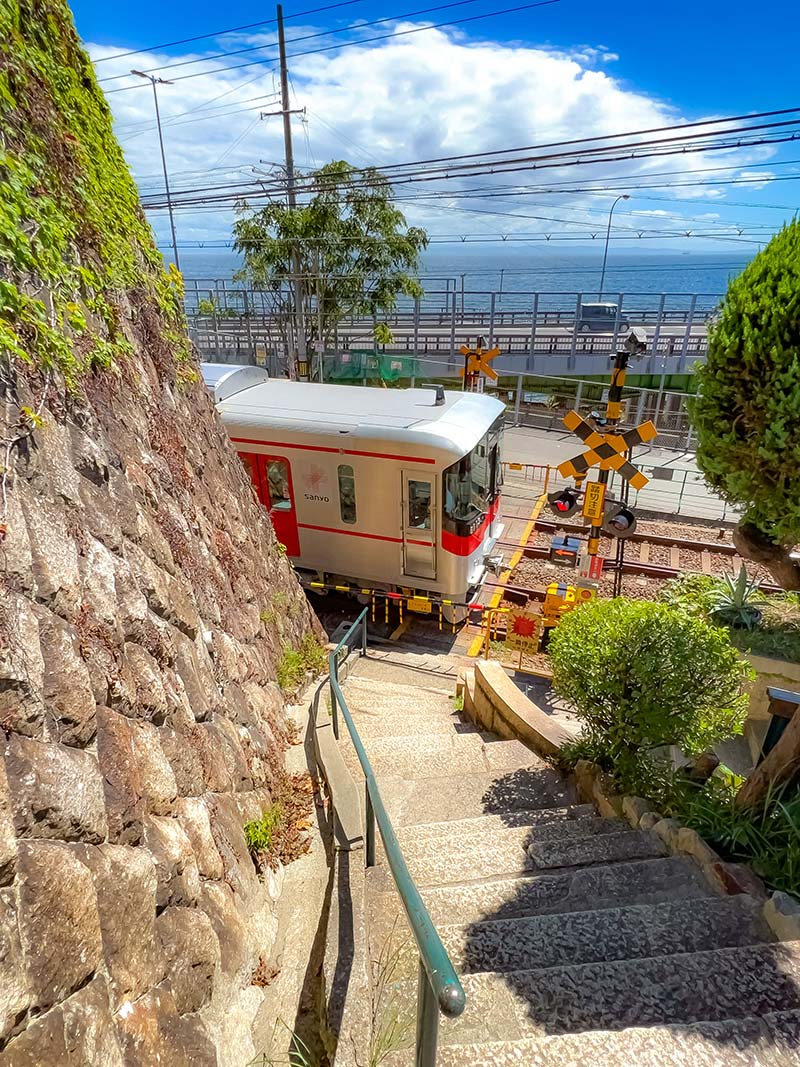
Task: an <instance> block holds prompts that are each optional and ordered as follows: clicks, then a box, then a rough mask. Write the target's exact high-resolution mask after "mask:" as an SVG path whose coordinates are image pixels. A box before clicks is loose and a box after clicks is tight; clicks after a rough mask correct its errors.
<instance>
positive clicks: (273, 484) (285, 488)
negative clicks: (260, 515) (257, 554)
mask: <svg viewBox="0 0 800 1067" xmlns="http://www.w3.org/2000/svg"><path fill="white" fill-rule="evenodd" d="M239 456H240V458H241V459H242V461H243V462H244V465H245V466H246V467H247V469H248V471H249V473H250V477H251V478H252V480H253V484H254V485H255V487H256V489H257V491H258V496H259V499H260V500H261V503H262V504H263V505H264V507H265V508H266V509H267V511H268V512H269V517H270V519H272V525H273V527H274V529H275V536H276V537H277V538H278V540H279V541H280V542H281V544H284V545H286V554H287V555H289V556H295V557H296V556H299V555H300V535H299V532H298V529H297V510H296V507H295V499H294V487H293V485H292V469H291V467H290V465H289V461H288V459H286V457H285V456H262V455H260V454H257V453H254V452H240V453H239Z"/></svg>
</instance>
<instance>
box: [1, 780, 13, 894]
mask: <svg viewBox="0 0 800 1067" xmlns="http://www.w3.org/2000/svg"><path fill="white" fill-rule="evenodd" d="M12 808H13V805H12V802H11V791H10V789H9V788H8V779H7V778H6V766H5V760H3V759H0V885H8V884H9V883H10V882H13V880H14V874H15V872H16V867H17V835H16V833H15V831H14V819H13V814H12Z"/></svg>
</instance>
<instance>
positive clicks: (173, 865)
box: [144, 815, 200, 910]
mask: <svg viewBox="0 0 800 1067" xmlns="http://www.w3.org/2000/svg"><path fill="white" fill-rule="evenodd" d="M144 841H145V844H146V845H147V848H148V849H149V850H150V852H151V853H152V856H153V860H154V861H155V865H156V876H157V879H158V888H157V890H156V905H157V908H158V909H159V910H161V909H162V908H165V907H167V905H168V904H183V905H190V904H194V903H195V902H196V901H197V897H198V895H199V893H200V874H199V872H198V869H197V860H196V859H195V856H194V852H193V851H192V846H191V843H190V841H189V838H188V837H187V836H186V834H185V833H184V831H183V829H182V828H181V825H180V823H179V822H178V820H177V819H171V818H167V817H164V816H158V815H147V816H145V819H144Z"/></svg>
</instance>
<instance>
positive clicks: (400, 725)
mask: <svg viewBox="0 0 800 1067" xmlns="http://www.w3.org/2000/svg"><path fill="white" fill-rule="evenodd" d="M348 707H350V705H349V703H348ZM351 711H352V709H351ZM353 719H354V721H355V724H356V729H357V730H358V732H359V734H360V735H361V737H362V738H363V739H364V740H365V741H366V740H367V738H370V737H417V736H418V735H419V734H452V733H456V734H477V735H478V736H479V737H480V736H481V735H480V731H479V730H478V729H477V727H475V726H473V725H472V723H470V722H468V721H466V720H465V719H463V718H462V716H461V715H460V714H459V713H458V712H457V711H451V712H450V714H449V715H444V714H440V713H438V712H437V713H436V714H431V713H429V712H424V713H423V714H420V715H409V714H408V713H407V712H406V711H385V710H384V711H367V710H364V711H361V712H359V713H358V714H356V715H354V716H353ZM346 729H347V728H346V727H345V728H344V730H346ZM481 740H483V738H482V737H481Z"/></svg>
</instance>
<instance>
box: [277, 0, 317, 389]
mask: <svg viewBox="0 0 800 1067" xmlns="http://www.w3.org/2000/svg"><path fill="white" fill-rule="evenodd" d="M277 16H278V53H279V56H280V68H281V114H282V115H283V147H284V153H285V156H286V202H287V203H288V205H289V207H290V208H295V207H297V194H296V192H295V184H294V153H293V151H292V118H291V111H290V109H289V71H288V68H287V66H286V40H285V38H284V34H283V6H282V5H281V4H278V5H277ZM291 259H292V288H293V291H294V320H295V330H294V335H295V341H296V351H295V353H294V360H295V367H296V371H297V377H298V378H299V379H300V381H302V382H307V381H308V380H309V375H308V353H307V352H306V331H305V322H304V314H303V310H304V309H303V279H302V277H301V274H300V256H299V254H298V251H297V247H296V246H293V247H292V256H291Z"/></svg>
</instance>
